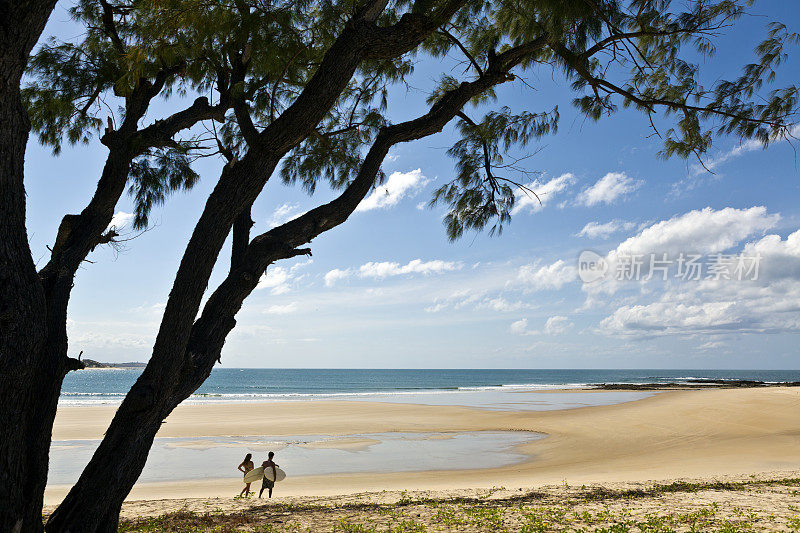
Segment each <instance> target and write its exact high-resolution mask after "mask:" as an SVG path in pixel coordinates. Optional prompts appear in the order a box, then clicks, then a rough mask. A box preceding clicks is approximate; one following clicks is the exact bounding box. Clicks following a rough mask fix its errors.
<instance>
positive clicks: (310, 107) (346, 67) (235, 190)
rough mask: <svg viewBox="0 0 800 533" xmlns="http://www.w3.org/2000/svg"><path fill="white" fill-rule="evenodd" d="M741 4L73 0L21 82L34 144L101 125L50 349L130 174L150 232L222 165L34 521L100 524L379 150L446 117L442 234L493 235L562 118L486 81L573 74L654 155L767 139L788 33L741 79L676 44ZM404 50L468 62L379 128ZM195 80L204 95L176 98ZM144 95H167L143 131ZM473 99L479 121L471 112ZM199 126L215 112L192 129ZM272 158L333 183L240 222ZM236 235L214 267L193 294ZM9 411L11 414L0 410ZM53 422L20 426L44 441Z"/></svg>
mask: <svg viewBox="0 0 800 533" xmlns="http://www.w3.org/2000/svg"><path fill="white" fill-rule="evenodd" d="M747 4H748V3H747V2H746V1H734V0H718V1H707V0H696V1H693V2H690V3H689V5H688V9H687V11H685V12H681V11H676V12H673V9H678V8H679V7H680V6H673V5H672V3H671V2H669V1H668V0H627V1H619V0H580V1H575V2H560V1H557V0H499V1H486V2H484V1H478V0H439V1H430V0H416V1H415V2H406V1H399V2H395V3H390V2H388V1H383V0H364V1H360V2H355V3H354V2H327V1H322V2H315V1H312V0H301V1H294V2H288V1H281V0H277V1H272V2H266V1H260V0H258V1H254V2H246V1H244V0H234V1H231V2H228V1H224V0H222V1H220V0H211V1H207V0H206V1H202V2H201V1H199V0H167V1H161V2H157V1H154V0H139V1H135V2H132V3H129V4H124V3H111V2H108V1H107V0H99V3H96V2H94V1H89V0H82V1H81V2H80V3H79V4H78V6H77V7H76V8H75V9H74V10H73V14H74V16H75V17H76V19H77V20H79V21H81V22H82V23H83V24H85V26H86V29H87V33H86V38H85V39H84V41H82V42H80V43H76V44H73V43H56V42H52V43H50V44H48V45H45V46H43V47H42V48H41V50H40V51H39V52H38V53H37V54H36V57H35V58H34V60H33V61H32V64H31V71H30V73H31V76H32V79H33V80H34V83H33V84H32V85H31V86H30V87H28V88H27V89H26V90H25V92H24V95H25V99H26V102H27V103H28V110H29V113H30V115H31V121H32V124H33V126H34V129H35V131H36V132H37V133H38V134H39V138H40V140H41V141H42V142H45V143H48V144H50V145H52V146H53V147H54V149H55V150H59V149H60V148H61V143H62V141H63V139H65V138H66V140H68V141H69V142H72V143H75V142H89V138H90V136H91V135H92V134H94V133H100V132H101V130H102V129H103V125H104V124H106V127H105V130H103V133H102V136H101V137H100V140H101V142H102V143H103V144H104V145H105V146H106V147H107V148H108V150H109V153H108V159H107V162H106V166H105V168H104V170H103V174H102V175H101V177H100V179H99V181H98V188H97V191H96V192H95V195H94V197H93V198H92V199H91V200H90V202H89V204H88V205H87V208H86V209H85V210H84V211H83V212H82V213H81V214H80V215H67V216H66V217H64V220H63V221H62V224H61V227H60V228H59V232H58V236H57V237H56V240H55V244H54V246H53V248H52V255H51V258H50V260H49V262H48V264H47V265H46V266H45V267H44V268H43V269H42V270H41V271H40V272H39V273H38V283H39V287H41V289H39V290H40V291H41V292H43V293H44V295H45V296H44V300H45V301H44V303H42V304H41V309H44V317H45V319H44V320H45V324H44V325H43V327H44V328H46V329H47V331H48V335H47V336H46V337H45V338H44V340H43V341H41V342H42V346H43V347H44V348H43V349H44V350H46V351H49V352H51V353H57V354H59V355H58V357H60V358H61V359H62V360H65V361H66V360H67V359H66V342H67V339H66V328H65V322H66V309H67V303H68V301H69V291H70V289H71V284H72V279H73V277H74V272H75V269H76V268H77V267H78V265H80V263H81V262H82V261H83V260H84V259H85V258H86V256H87V254H88V253H89V252H90V251H91V250H92V249H93V248H94V247H95V246H97V245H100V244H103V243H107V242H111V241H112V240H113V239H114V237H115V236H114V235H113V231H109V230H107V226H108V223H109V222H110V220H111V216H112V215H113V210H114V206H115V204H116V202H117V200H118V199H119V198H120V197H121V195H122V194H123V192H124V190H125V188H126V186H128V187H129V190H130V191H131V193H132V194H133V195H134V198H135V200H136V225H137V227H144V226H146V224H147V219H148V214H149V212H150V210H151V209H152V207H153V206H154V205H156V204H158V203H161V202H163V201H164V200H165V198H166V196H167V195H168V194H169V193H170V192H171V191H174V190H178V189H181V188H188V187H191V186H192V185H193V183H194V182H195V181H196V180H197V179H198V176H197V175H196V174H195V173H194V172H193V171H192V169H191V160H192V158H194V157H201V156H209V155H219V156H220V157H222V158H223V159H224V160H225V164H224V166H223V168H222V171H221V173H220V176H219V179H218V181H217V182H216V185H215V187H214V190H213V192H212V193H211V194H210V196H209V197H208V200H207V201H206V204H205V208H204V210H203V213H202V215H201V216H200V219H199V220H198V222H197V225H196V227H195V230H194V232H193V234H192V237H191V238H190V240H189V242H188V243H187V246H186V249H185V252H184V255H183V258H182V261H181V263H180V266H179V268H178V270H177V272H176V276H175V281H174V284H173V287H172V290H171V292H170V296H169V299H168V302H167V306H166V308H165V311H164V315H163V317H162V321H161V325H160V329H159V333H158V336H157V338H156V341H155V344H154V347H153V352H152V356H151V358H150V360H149V362H148V365H147V367H146V368H145V370H144V372H143V373H142V375H141V376H140V378H139V379H138V380H137V382H136V383H135V384H134V386H133V387H132V388H131V390H130V392H129V393H128V395H127V396H126V397H125V399H124V401H123V403H122V405H121V406H120V407H119V409H118V411H117V413H116V415H115V417H114V419H113V421H112V422H111V424H110V426H109V428H108V430H107V432H106V435H105V438H104V439H103V440H102V442H101V444H100V446H99V447H98V449H97V451H96V452H95V454H94V456H93V457H92V460H91V461H90V463H89V464H88V465H87V467H86V469H85V470H84V471H83V473H82V474H81V477H80V479H79V481H78V482H77V483H76V485H75V486H74V487H73V488H72V490H71V491H70V493H69V494H68V496H67V497H66V498H65V500H64V501H63V502H62V504H61V505H60V506H59V508H58V509H57V510H56V511H55V512H54V513H53V515H52V516H51V517H50V519H49V521H48V523H47V529H48V530H49V531H87V532H94V531H98V532H100V531H114V530H116V525H117V522H118V516H119V509H120V506H121V504H122V501H123V500H124V498H125V497H126V495H127V494H128V493H129V491H130V489H131V488H132V486H133V484H134V483H135V482H136V480H137V479H138V476H139V474H140V473H141V471H142V468H143V467H144V464H145V461H146V459H147V454H148V452H149V449H150V447H151V445H152V442H153V439H154V437H155V435H156V433H157V431H158V429H159V427H160V425H161V423H162V422H163V420H164V419H165V418H166V417H167V416H168V415H169V414H170V412H172V410H173V409H174V408H175V407H176V406H177V405H178V404H179V403H180V402H181V401H183V400H184V399H185V398H187V397H188V396H189V395H190V394H191V393H192V392H193V391H195V390H196V389H197V388H198V387H199V386H200V385H201V384H202V383H203V381H204V380H205V379H206V378H207V377H208V375H209V373H210V372H211V369H212V368H213V366H214V364H216V362H217V361H219V360H220V357H221V350H222V347H223V345H224V343H225V339H226V336H227V334H228V333H229V332H230V331H231V330H232V329H233V327H234V326H235V323H236V322H235V316H236V313H237V312H238V310H239V309H240V308H241V306H242V305H243V302H244V300H245V299H246V298H247V296H248V295H249V294H250V293H251V292H252V291H253V289H254V288H255V287H256V285H257V283H258V280H259V278H260V277H261V275H263V273H264V272H265V271H266V269H267V268H269V266H270V265H272V264H274V263H275V262H277V261H280V260H282V259H287V258H290V257H295V256H298V255H302V254H310V253H311V251H310V249H309V248H307V247H304V246H306V245H307V244H308V243H309V242H311V241H312V240H313V239H314V238H316V237H318V236H319V235H321V234H322V233H324V232H325V231H328V230H329V229H331V228H333V227H336V226H337V225H339V224H341V223H343V222H344V221H346V220H347V218H348V217H349V215H350V214H351V213H352V212H353V211H354V210H355V209H356V206H357V205H358V204H359V203H360V201H361V200H362V199H363V198H364V197H365V196H366V195H367V194H368V193H369V192H370V190H371V189H372V188H373V187H374V186H376V185H377V184H379V183H380V182H381V181H382V179H383V174H382V172H381V164H382V162H383V160H384V158H385V156H386V154H387V153H388V151H389V150H390V148H391V147H392V146H394V145H396V144H398V143H404V142H411V141H414V140H418V139H422V138H424V137H427V136H430V135H432V134H434V133H437V132H439V131H441V130H442V129H444V128H445V127H447V125H448V124H451V123H453V122H455V124H456V126H457V128H458V132H459V134H460V139H459V140H458V141H457V142H456V143H455V144H454V145H453V146H452V148H451V150H450V151H449V153H450V155H451V156H452V157H453V158H454V159H455V162H456V171H457V172H456V176H455V178H454V179H453V180H452V181H450V182H448V183H445V184H443V185H442V186H441V187H440V188H439V189H438V190H437V191H436V194H435V196H434V198H433V200H432V201H433V202H434V203H437V202H438V203H443V204H444V205H445V206H446V207H447V210H448V214H447V216H446V218H445V223H446V227H447V232H448V235H449V236H450V237H451V238H452V239H455V238H458V237H459V236H461V235H462V234H463V232H464V231H470V230H480V229H483V228H486V227H491V231H498V232H499V231H502V228H503V226H504V225H505V224H507V223H508V222H509V221H510V213H511V210H512V208H513V205H514V202H515V198H516V194H517V193H518V192H519V191H520V190H521V191H523V193H524V194H530V195H535V194H536V192H535V191H533V190H530V188H529V187H527V186H526V185H525V184H524V183H518V182H517V180H514V179H512V178H510V177H507V176H506V175H505V174H504V170H507V168H508V166H509V164H508V163H506V162H505V161H504V155H505V154H506V153H507V150H509V149H510V148H511V147H512V146H522V147H524V146H525V145H527V144H528V143H529V142H531V141H533V140H535V139H536V138H539V137H541V136H543V135H546V134H548V133H550V132H552V131H554V130H555V128H556V127H557V124H558V113H557V111H556V110H553V111H531V110H522V111H514V110H511V109H508V108H504V107H502V108H500V109H493V107H494V90H495V88H496V87H497V86H499V85H502V84H506V83H513V82H519V83H527V82H525V80H524V79H522V78H520V76H523V75H525V74H526V73H528V72H532V71H535V70H536V69H553V70H555V71H557V72H559V73H561V75H563V76H564V77H565V78H566V79H568V80H569V81H570V82H571V83H572V87H573V89H574V90H575V92H576V98H575V104H576V105H577V106H578V108H579V109H580V110H581V111H582V112H584V113H585V114H586V115H587V116H588V117H590V118H592V119H600V118H602V117H607V116H611V115H613V113H614V112H615V111H616V110H617V107H618V105H620V104H622V105H623V106H632V107H634V108H635V109H637V110H639V111H641V112H642V113H643V114H644V115H645V116H646V117H647V118H648V119H649V121H650V124H651V125H652V127H653V129H654V131H655V132H656V133H657V134H658V135H661V136H662V138H663V140H664V149H663V151H662V155H663V156H664V157H667V156H671V155H677V156H681V157H688V156H691V155H697V156H698V157H701V156H702V154H703V153H705V152H706V151H707V149H708V147H709V146H710V143H711V141H712V138H713V137H714V134H734V135H737V136H739V137H741V138H756V139H759V140H761V141H762V142H764V143H765V144H767V143H769V142H772V141H774V140H776V139H781V138H785V137H787V136H789V135H790V130H791V127H792V125H793V121H794V119H795V117H796V115H797V102H798V100H797V98H798V89H797V88H796V87H788V88H781V89H772V90H771V91H770V90H767V89H768V86H769V84H770V83H771V82H772V81H773V79H774V76H775V69H776V68H777V67H778V66H779V65H780V63H781V62H782V61H783V60H784V59H785V57H786V53H785V51H784V47H785V46H786V45H787V44H789V43H792V42H794V41H795V40H796V37H795V36H794V35H792V34H790V33H789V32H788V31H787V29H786V28H785V27H784V26H782V25H780V24H774V25H772V26H770V29H769V33H768V35H767V38H766V40H765V41H764V42H763V43H762V44H761V45H760V46H759V47H758V48H757V50H756V53H757V62H756V63H754V64H752V65H748V66H746V67H745V69H744V72H743V73H742V75H741V76H739V77H738V78H736V79H734V80H732V81H721V82H717V83H716V84H714V85H713V86H712V87H711V88H709V89H705V88H704V87H703V86H702V85H701V84H700V72H699V68H698V67H697V66H695V65H693V64H691V63H689V62H688V59H687V58H688V57H690V56H691V54H700V55H703V54H711V53H713V51H714V49H713V38H714V37H715V36H716V35H717V34H718V33H719V32H721V31H723V30H724V29H725V28H727V27H729V26H730V25H732V24H733V23H734V21H735V20H736V19H737V18H738V17H740V16H741V15H742V14H744V13H745V9H746V5H747ZM413 54H417V55H419V56H425V57H427V58H428V60H430V61H435V60H436V59H437V58H443V57H444V56H445V55H448V54H451V55H458V57H461V58H463V61H464V66H465V70H464V72H463V74H462V75H461V78H460V79H459V78H456V77H455V76H453V75H447V74H445V75H443V76H442V78H441V80H440V81H439V83H438V84H437V85H436V86H435V87H432V88H431V91H430V99H429V109H428V110H427V111H426V112H425V113H423V114H421V115H419V116H417V117H408V119H407V120H404V121H401V122H397V123H391V122H390V121H389V120H388V119H387V118H386V111H387V106H388V102H387V97H386V95H387V88H388V87H389V86H390V85H391V84H394V83H400V82H402V81H403V80H404V79H406V77H407V76H409V75H410V73H411V72H412V70H413V63H412V61H411V56H412V55H413ZM190 93H193V94H197V95H199V97H198V98H197V99H196V100H195V101H194V103H192V104H191V105H189V106H186V107H184V108H183V109H181V108H180V106H181V105H182V104H184V103H185V102H186V99H185V97H184V95H186V94H190ZM158 96H164V97H166V98H169V102H170V105H173V106H174V107H175V108H176V109H179V110H178V111H176V112H175V113H174V114H172V115H169V116H168V117H165V118H164V119H163V120H158V121H155V122H152V123H150V124H149V125H148V126H145V127H140V125H139V122H140V121H142V120H143V118H144V117H145V113H146V112H147V111H148V109H149V106H150V103H151V101H152V100H153V99H154V98H156V97H158ZM111 98H116V99H120V101H121V102H122V105H123V107H124V112H123V113H122V114H121V116H120V117H119V120H114V119H107V120H105V121H104V120H103V118H104V115H105V114H106V113H108V111H107V109H108V108H109V107H108V105H106V104H105V102H106V100H107V99H111ZM214 101H216V102H217V103H216V104H213V105H212V103H211V102H214ZM469 106H472V108H470V110H469V111H467V110H466V109H467V108H469ZM476 112H480V113H483V117H482V118H479V119H478V118H473V117H472V116H470V115H474V114H475V113H476ZM201 121H205V123H207V124H209V125H207V126H206V127H205V129H201V128H199V127H198V126H197V125H198V123H200V122H201ZM213 121H216V122H218V123H219V124H220V126H219V127H217V126H215V125H214V123H213ZM117 123H119V125H118V126H117ZM663 124H666V125H667V126H666V129H665V130H664V131H663V132H661V129H664V127H662V125H663ZM276 171H277V172H276ZM276 173H277V174H279V175H280V176H281V178H282V179H283V180H284V181H285V182H287V183H298V182H299V184H300V185H301V186H303V187H304V188H305V189H306V190H308V191H309V192H313V191H314V188H315V186H316V185H317V184H318V183H319V180H321V179H323V180H326V181H327V182H328V183H329V184H330V186H331V187H332V188H333V189H335V190H338V191H340V193H339V194H338V196H337V197H336V198H334V199H333V200H332V201H330V202H328V203H325V204H321V205H319V206H318V207H316V208H314V209H312V210H311V211H309V212H307V213H306V214H304V215H302V216H301V217H299V218H297V219H295V220H292V221H290V222H287V223H285V224H283V225H281V226H278V227H276V228H273V229H270V230H269V231H266V232H264V233H262V234H260V235H257V236H255V237H252V238H251V235H250V233H251V225H252V222H251V219H250V209H251V206H252V204H253V202H254V201H255V199H256V198H257V197H258V195H259V194H260V193H261V192H262V190H263V189H264V187H265V185H266V184H267V183H268V181H269V180H270V178H271V177H272V176H273V175H274V174H276ZM231 233H232V234H233V246H232V252H231V254H232V255H231V268H230V271H229V273H228V275H227V277H226V278H225V279H224V281H223V282H222V283H221V284H220V285H219V286H218V287H217V288H216V289H214V290H213V292H212V293H211V294H210V296H209V298H208V299H207V301H206V303H205V305H204V306H203V307H202V310H201V302H202V298H203V296H204V294H205V291H206V289H207V285H208V282H209V278H210V275H211V272H212V269H213V268H214V265H215V264H216V262H217V259H218V256H219V253H220V252H221V251H222V248H223V245H224V242H225V240H226V238H227V236H228V235H229V234H231ZM20 253H21V252H20ZM25 253H27V254H28V255H27V256H26V257H27V259H25V260H26V261H30V258H29V255H30V252H29V251H27V252H25ZM31 264H32V263H31ZM22 286H23V285H22V284H21V283H20V284H19V287H22ZM198 313H199V318H198ZM39 319H40V320H41V317H39ZM3 336H4V337H6V334H5V332H4V334H3ZM10 337H13V335H9V338H10ZM4 342H5V340H4ZM69 368H70V367H69V365H68V364H66V363H65V364H64V368H62V369H61V370H59V371H58V372H56V373H55V375H54V376H53V379H52V381H53V382H54V383H53V384H52V385H51V387H52V389H53V391H54V395H51V396H53V397H52V398H50V400H51V401H50V403H48V404H47V405H44V406H42V407H41V409H42V413H44V414H46V415H47V420H49V424H50V425H51V424H52V418H53V415H54V412H55V401H56V399H57V391H58V387H60V382H61V379H62V378H63V375H64V373H65V372H66V369H69ZM56 382H57V383H56ZM18 416H22V415H21V414H18ZM6 420H10V421H13V420H14V412H13V410H10V411H9V413H8V418H6ZM49 427H50V426H49V425H46V427H43V428H40V429H41V430H42V432H41V434H40V435H31V438H37V439H38V442H39V444H40V447H44V449H45V450H46V447H47V443H48V440H49V434H50V433H49ZM3 438H5V437H0V439H3ZM15 445H18V442H17V443H11V444H8V445H7V444H5V443H4V444H3V445H2V446H4V448H2V449H9V450H11V449H12V448H13V447H14V446H15ZM19 453H20V452H19V451H18V452H17V454H18V455H17V456H19ZM6 459H7V456H3V458H2V459H1V460H2V461H5V460H6ZM39 479H40V483H41V486H42V487H43V485H44V478H39ZM39 502H41V499H39ZM31 528H33V526H32V525H31Z"/></svg>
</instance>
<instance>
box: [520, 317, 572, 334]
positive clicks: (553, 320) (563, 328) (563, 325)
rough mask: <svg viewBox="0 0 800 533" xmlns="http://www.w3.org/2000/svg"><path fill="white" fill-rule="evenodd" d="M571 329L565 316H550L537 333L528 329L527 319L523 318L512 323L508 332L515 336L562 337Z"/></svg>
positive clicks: (570, 324) (570, 323)
mask: <svg viewBox="0 0 800 533" xmlns="http://www.w3.org/2000/svg"><path fill="white" fill-rule="evenodd" d="M572 327H573V324H572V322H570V321H569V319H568V318H567V317H565V316H558V315H556V316H551V317H550V318H548V319H547V320H546V321H545V323H544V330H543V331H538V330H535V329H529V328H528V319H527V318H523V319H520V320H517V321H516V322H512V323H511V326H509V328H508V329H509V331H511V333H513V334H515V335H541V334H544V335H562V334H564V333H566V332H567V331H568V330H569V329H570V328H572Z"/></svg>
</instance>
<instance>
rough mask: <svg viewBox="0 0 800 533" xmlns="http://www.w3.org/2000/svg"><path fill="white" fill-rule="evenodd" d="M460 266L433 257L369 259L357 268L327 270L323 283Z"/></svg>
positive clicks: (435, 272) (442, 269)
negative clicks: (356, 277) (352, 277)
mask: <svg viewBox="0 0 800 533" xmlns="http://www.w3.org/2000/svg"><path fill="white" fill-rule="evenodd" d="M461 268H462V265H461V263H456V262H453V261H442V260H440V259H434V260H432V261H423V260H422V259H413V260H411V261H409V262H408V263H406V264H405V265H401V264H400V263H395V262H391V261H381V262H375V261H370V262H369V263H364V264H363V265H361V266H360V267H358V268H357V269H351V268H348V269H344V270H342V269H338V268H335V269H333V270H331V271H329V272H328V273H327V274H325V285H327V286H328V287H332V286H333V285H335V284H336V283H337V282H338V281H341V280H343V279H345V278H347V277H349V276H352V275H357V276H358V277H360V278H373V279H385V278H388V277H394V276H403V275H414V274H422V275H430V274H441V273H443V272H450V271H453V270H460V269H461Z"/></svg>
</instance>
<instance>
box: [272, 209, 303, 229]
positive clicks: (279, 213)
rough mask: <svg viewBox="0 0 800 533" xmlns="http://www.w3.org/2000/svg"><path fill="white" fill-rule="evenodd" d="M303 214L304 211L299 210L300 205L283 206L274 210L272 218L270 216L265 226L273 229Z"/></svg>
mask: <svg viewBox="0 0 800 533" xmlns="http://www.w3.org/2000/svg"><path fill="white" fill-rule="evenodd" d="M303 214H305V211H301V210H300V204H283V205H281V206H279V207H276V208H275V211H273V212H272V216H270V218H269V220H268V221H267V225H268V226H269V227H270V228H274V227H277V226H280V225H281V224H285V223H287V222H289V221H290V220H294V219H296V218H297V217H299V216H302V215H303Z"/></svg>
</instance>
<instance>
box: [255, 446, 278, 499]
mask: <svg viewBox="0 0 800 533" xmlns="http://www.w3.org/2000/svg"><path fill="white" fill-rule="evenodd" d="M273 457H275V452H269V456H268V458H267V460H266V461H264V462H263V463H261V466H262V467H263V468H264V480H263V481H262V482H261V490H260V491H259V492H258V497H259V498H260V497H261V495H262V494H263V493H264V489H269V497H270V498H272V489H273V488H275V481H277V479H278V465H276V464H275V462H274V461H273V460H272V458H273ZM270 474H272V475H271V476H270ZM270 478H271V479H270Z"/></svg>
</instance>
